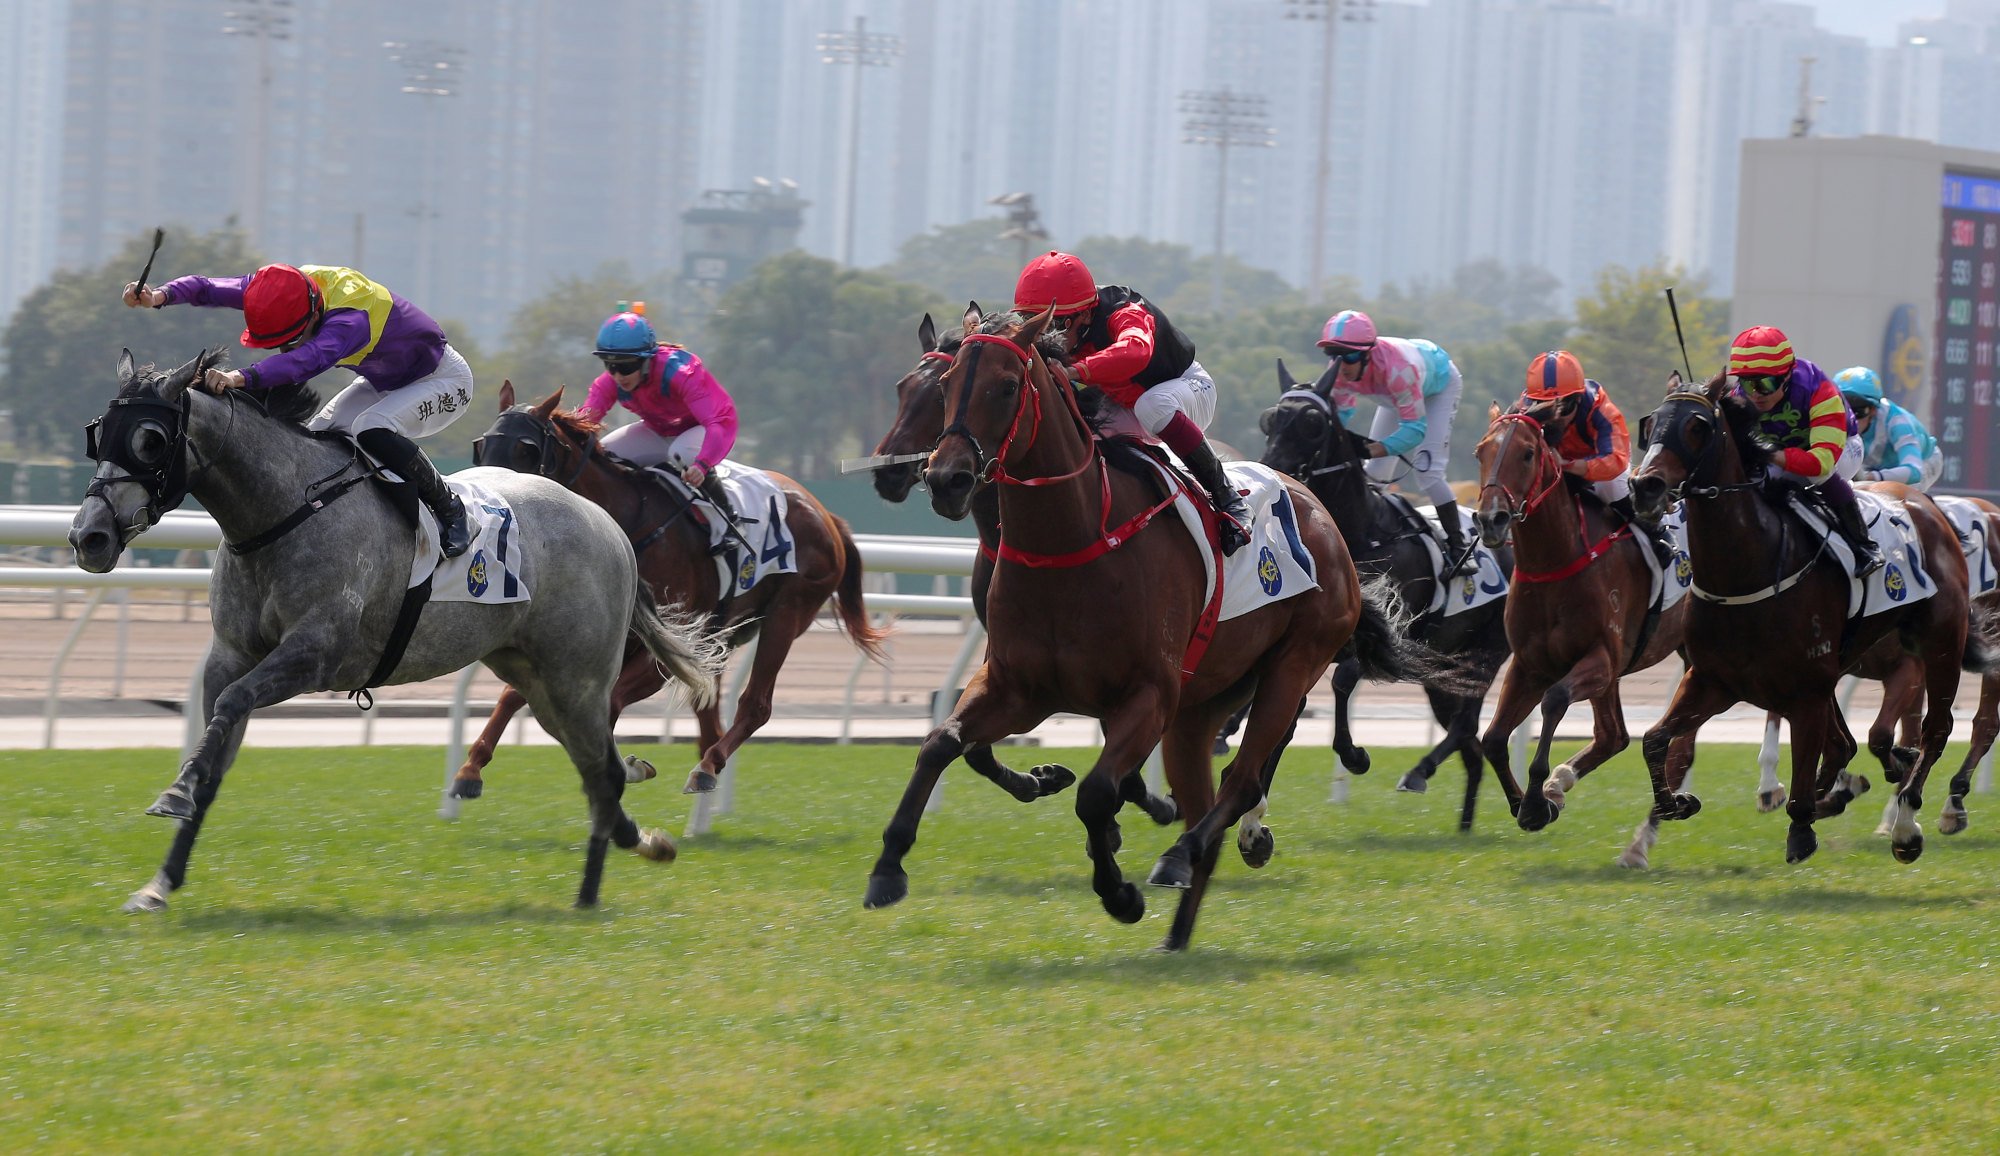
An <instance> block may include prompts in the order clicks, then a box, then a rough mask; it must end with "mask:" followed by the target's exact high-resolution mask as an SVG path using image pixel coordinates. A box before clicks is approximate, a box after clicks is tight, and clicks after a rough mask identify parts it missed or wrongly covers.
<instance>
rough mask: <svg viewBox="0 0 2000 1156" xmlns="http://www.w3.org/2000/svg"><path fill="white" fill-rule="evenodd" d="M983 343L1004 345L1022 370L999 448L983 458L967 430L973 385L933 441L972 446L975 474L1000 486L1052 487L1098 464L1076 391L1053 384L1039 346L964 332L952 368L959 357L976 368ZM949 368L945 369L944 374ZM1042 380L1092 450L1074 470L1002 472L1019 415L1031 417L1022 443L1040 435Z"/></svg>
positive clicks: (969, 371)
mask: <svg viewBox="0 0 2000 1156" xmlns="http://www.w3.org/2000/svg"><path fill="white" fill-rule="evenodd" d="M982 345H991V346H995V347H997V348H1000V349H1004V350H1006V351H1007V352H1008V353H1009V354H1011V355H1012V356H1013V357H1014V359H1015V360H1016V361H1018V362H1020V363H1021V368H1022V369H1023V370H1024V371H1025V372H1024V374H1023V376H1022V381H1021V391H1020V395H1019V399H1018V400H1017V401H1016V402H1015V404H1014V420H1013V421H1012V422H1010V423H1009V424H1008V426H1007V432H1006V434H1005V435H1003V436H1002V437H1001V439H1000V445H999V447H998V449H997V450H996V451H995V452H994V453H993V455H992V456H991V457H988V456H987V454H986V451H985V449H984V448H983V447H982V446H980V444H979V438H978V436H977V435H975V434H974V433H973V432H972V429H971V427H970V426H967V425H966V424H965V414H966V411H967V410H968V409H970V408H971V405H972V390H971V389H970V388H967V389H966V390H965V392H964V394H963V395H961V396H960V397H959V399H958V413H956V414H955V415H953V417H952V420H951V422H950V424H948V425H946V426H945V427H944V432H943V433H941V434H939V435H938V440H937V444H938V445H939V446H943V445H944V443H945V439H947V438H951V437H962V438H964V439H965V443H966V445H968V446H970V447H971V448H972V461H973V474H974V476H975V477H976V478H977V479H978V480H979V481H980V482H982V483H984V482H998V483H1000V484H1001V485H1007V486H1052V485H1055V484H1056V483H1058V482H1066V481H1068V480H1070V479H1071V478H1074V477H1076V476H1077V475H1078V474H1081V473H1083V472H1084V471H1085V470H1087V469H1089V468H1090V467H1091V466H1092V465H1093V464H1095V463H1097V462H1098V461H1099V460H1100V459H1099V456H1098V454H1097V452H1096V449H1095V446H1094V443H1093V442H1092V440H1091V434H1090V425H1089V423H1088V422H1086V421H1084V418H1083V411H1082V410H1080V409H1079V408H1077V404H1076V394H1075V391H1074V390H1072V389H1068V388H1063V387H1062V386H1060V385H1057V384H1056V383H1055V382H1054V381H1053V380H1052V379H1051V378H1050V377H1049V367H1048V362H1046V361H1044V360H1042V354H1041V351H1040V350H1037V349H1026V350H1024V349H1022V348H1021V346H1020V345H1018V344H1016V343H1015V342H1014V341H1013V339H1011V338H1007V337H1002V336H1000V335H999V334H997V333H968V334H966V335H965V340H964V342H963V344H961V345H960V346H959V349H958V354H957V356H955V357H954V358H953V359H952V370H956V369H957V368H958V366H959V365H960V364H961V359H963V364H964V365H965V367H966V369H965V372H966V373H967V375H968V376H969V375H971V374H972V373H975V372H977V368H978V364H979V349H978V347H979V346H982ZM926 356H928V355H926ZM952 370H947V371H946V372H947V375H948V374H949V373H950V372H952ZM1038 379H1039V380H1038ZM938 381H939V386H940V388H942V386H943V381H944V379H943V378H939V379H938ZM1044 381H1046V382H1048V383H1049V385H1050V386H1051V387H1053V388H1057V389H1060V390H1061V391H1062V396H1063V400H1064V401H1065V402H1067V403H1068V407H1067V408H1068V409H1069V412H1070V416H1071V417H1072V418H1073V419H1074V420H1075V421H1076V426H1077V432H1078V433H1079V434H1081V435H1082V437H1083V442H1084V444H1085V445H1086V446H1092V450H1091V452H1090V453H1089V454H1086V455H1085V456H1084V459H1083V461H1082V462H1081V463H1079V464H1078V465H1077V467H1076V468H1075V469H1073V470H1071V471H1069V472H1068V473H1066V474H1053V475H1050V476H1048V477H1041V478H1022V477H1017V476H1015V475H1013V474H1010V473H1008V472H1007V467H1006V465H1005V462H1006V459H1007V455H1008V454H1009V453H1011V452H1012V451H1013V448H1014V442H1015V439H1016V438H1018V437H1020V435H1021V423H1022V420H1023V419H1024V418H1032V424H1031V425H1030V428H1029V431H1028V443H1027V444H1029V445H1034V444H1035V441H1036V440H1037V439H1038V438H1039V437H1040V436H1041V432H1042V388H1041V382H1044ZM932 453H936V450H935V449H934V450H932Z"/></svg>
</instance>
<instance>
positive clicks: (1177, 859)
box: [1114, 846, 1194, 914]
mask: <svg viewBox="0 0 2000 1156" xmlns="http://www.w3.org/2000/svg"><path fill="white" fill-rule="evenodd" d="M1146 883H1147V885H1148V886H1152V887H1172V888H1174V889H1176V890H1179V891H1185V890H1187V889H1188V888H1190V887H1193V886H1194V864H1192V863H1190V862H1188V857H1187V853H1186V852H1185V851H1182V850H1181V849H1180V848H1179V847H1178V846H1175V847H1169V848H1168V849H1167V853H1166V854H1164V855H1162V856H1160V861H1159V862H1157V863H1155V864H1153V871H1152V874H1150V875H1148V876H1146ZM1114 914H1115V913H1114Z"/></svg>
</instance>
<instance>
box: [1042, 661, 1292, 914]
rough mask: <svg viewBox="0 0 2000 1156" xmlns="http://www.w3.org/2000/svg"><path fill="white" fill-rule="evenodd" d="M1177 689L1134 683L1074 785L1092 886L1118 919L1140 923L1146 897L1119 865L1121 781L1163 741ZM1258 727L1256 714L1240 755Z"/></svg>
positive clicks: (1106, 723) (1106, 720)
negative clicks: (1100, 746) (1093, 758)
mask: <svg viewBox="0 0 2000 1156" xmlns="http://www.w3.org/2000/svg"><path fill="white" fill-rule="evenodd" d="M1177 689H1178V688H1174V689H1163V688H1161V687H1158V686H1144V685H1141V686H1135V687H1133V688H1132V693H1131V696H1130V697H1128V698H1127V699H1126V700H1125V701H1124V702H1122V703H1120V704H1118V707H1117V708H1116V709H1115V710H1113V711H1112V712H1111V713H1109V714H1107V715H1105V716H1104V718H1103V720H1102V722H1103V725H1104V747H1103V749H1102V750H1100V751H1098V753H1097V761H1096V763H1094V764H1092V766H1091V768H1090V773H1089V774H1087V775H1085V776H1084V777H1083V780H1082V781H1081V782H1079V783H1078V784H1077V785H1076V817H1077V819H1078V820H1080V821H1081V822H1082V823H1083V829H1084V837H1085V839H1086V843H1085V847H1086V849H1087V850H1088V851H1089V854H1090V862H1091V873H1090V888H1091V890H1092V891H1095V892H1096V893H1097V898H1098V900H1099V901H1100V902H1101V903H1103V904H1104V910H1105V911H1107V912H1109V913H1110V915H1111V917H1112V918H1113V919H1116V920H1117V921H1118V922H1120V923H1137V922H1138V921H1139V919H1140V917H1141V916H1143V915H1145V914H1146V900H1145V897H1144V896H1142V895H1140V894H1139V889H1138V888H1137V887H1135V886H1133V885H1132V884H1131V883H1128V882H1126V881H1125V876H1124V873H1123V872H1121V871H1120V870H1119V869H1118V846H1117V842H1116V840H1117V837H1118V822H1117V815H1118V807H1119V804H1120V802H1121V800H1122V797H1123V795H1122V792H1121V791H1120V790H1119V784H1120V783H1121V782H1122V781H1123V780H1124V778H1125V776H1126V775H1128V774H1129V773H1131V771H1132V769H1133V768H1134V767H1136V766H1138V765H1139V764H1140V762H1142V761H1143V760H1144V759H1145V757H1146V754H1147V752H1149V751H1150V750H1152V748H1153V746H1154V744H1156V743H1158V742H1159V740H1160V735H1161V734H1162V733H1163V732H1164V731H1165V730H1166V726H1167V719H1168V717H1169V710H1168V706H1167V704H1168V702H1169V701H1171V699H1172V698H1173V695H1174V692H1175V690H1177ZM1255 728H1256V718H1255V716H1254V715H1253V716H1252V718H1251V722H1250V727H1249V728H1246V730H1245V732H1244V743H1243V745H1242V746H1239V747H1238V748H1237V756H1236V757H1237V759H1238V760H1241V759H1242V757H1243V754H1242V752H1243V751H1245V750H1248V749H1249V737H1250V735H1251V734H1254V733H1255Z"/></svg>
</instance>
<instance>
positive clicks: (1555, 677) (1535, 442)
mask: <svg viewBox="0 0 2000 1156" xmlns="http://www.w3.org/2000/svg"><path fill="white" fill-rule="evenodd" d="M1491 418H1492V422H1491V424H1490V425H1489V426H1488V427H1487V430H1486V436H1485V437H1484V438H1482V439H1481V440H1480V442H1479V448H1478V451H1477V452H1478V456H1479V513H1478V515H1477V520H1478V522H1479V536H1480V537H1481V538H1482V539H1483V540H1484V541H1485V542H1486V544H1487V545H1488V546H1497V545H1499V544H1500V543H1501V542H1503V541H1505V540H1506V539H1507V537H1508V535H1509V534H1512V536H1513V540H1514V582H1513V586H1512V588H1511V589H1510V591H1509V592H1508V595H1507V641H1508V642H1509V643H1511V644H1512V645H1513V648H1514V661H1513V662H1512V663H1511V664H1509V665H1508V667H1507V673H1506V674H1505V675H1504V676H1503V677H1502V678H1501V680H1500V701H1499V703H1498V704H1497V705H1496V706H1495V708H1494V713H1493V721H1492V723H1491V724H1489V725H1488V726H1487V728H1486V735H1485V737H1484V739H1483V740H1482V741H1483V743H1484V745H1485V748H1486V757H1487V759H1489V760H1490V761H1491V762H1492V763H1493V770H1494V773H1495V774H1496V775H1498V776H1499V779H1500V785H1501V786H1502V787H1503V788H1505V789H1506V791H1507V793H1508V800H1509V805H1511V806H1513V807H1514V808H1515V816H1516V819H1517V821H1518V822H1519V823H1520V825H1521V829H1522V830H1524V831H1539V830H1541V829H1542V828H1543V827H1546V826H1548V825H1549V824H1550V823H1553V822H1555V821H1556V819H1557V818H1558V817H1560V816H1561V814H1562V809H1563V806H1564V804H1565V800H1566V798H1567V792H1568V791H1569V789H1570V788H1571V787H1574V786H1575V785H1576V784H1577V781H1578V780H1579V779H1582V778H1583V777H1584V776H1585V775H1587V774H1589V773H1590V772H1591V771H1592V770H1594V769H1595V768H1596V767H1597V766H1598V765H1599V764H1601V763H1603V762H1604V760H1606V759H1608V758H1610V757H1611V756H1613V755H1615V754H1617V753H1618V752H1619V751H1622V750H1624V749H1625V748H1626V747H1627V746H1629V745H1631V742H1632V737H1631V734H1630V733H1629V732H1628V731H1627V730H1626V729H1625V707H1624V704H1623V702H1622V701H1621V700H1620V698H1619V694H1618V680H1619V679H1620V678H1621V677H1623V676H1624V675H1627V674H1630V673H1632V672H1633V671H1635V670H1644V669H1646V668H1647V667H1649V666H1652V665H1653V664H1654V663H1656V662H1659V661H1660V660H1661V659H1663V658H1665V657H1666V656H1667V655H1669V654H1672V653H1673V652H1674V651H1676V650H1678V649H1679V648H1680V645H1681V640H1682V634H1683V628H1684V627H1685V625H1686V623H1687V600H1686V599H1685V598H1683V599H1682V600H1681V601H1679V602H1677V603H1675V604H1674V606H1673V607H1671V608H1670V609H1668V610H1667V611H1666V612H1665V613H1663V614H1660V615H1658V616H1657V618H1656V619H1655V620H1654V621H1652V622H1650V623H1649V622H1648V619H1649V618H1650V617H1652V616H1651V615H1650V609H1651V602H1652V584H1653V575H1652V570H1651V568H1650V567H1649V566H1648V565H1647V559H1646V555H1647V553H1648V552H1649V551H1650V550H1651V547H1650V546H1649V545H1647V544H1646V543H1645V542H1643V541H1641V540H1640V539H1639V538H1638V537H1637V536H1636V535H1635V534H1634V533H1633V531H1632V529H1631V528H1630V527H1628V526H1618V525H1616V524H1615V522H1614V520H1613V519H1612V518H1610V517H1609V516H1608V515H1607V514H1606V512H1605V509H1604V507H1603V505H1602V504H1601V503H1599V502H1597V501H1594V500H1591V501H1586V500H1585V499H1584V498H1583V497H1582V496H1580V495H1579V494H1577V493H1575V492H1573V491H1572V490H1571V488H1570V483H1568V482H1566V481H1565V476H1566V475H1565V474H1564V473H1563V463H1562V458H1561V457H1560V456H1559V455H1558V454H1557V453H1556V451H1555V448H1554V447H1555V443H1557V442H1558V441H1560V440H1561V438H1562V420H1563V419H1561V418H1558V417H1557V416H1555V407H1554V404H1553V403H1550V404H1547V405H1540V406H1534V407H1531V408H1529V409H1528V410H1526V411H1518V410H1510V411H1508V412H1505V413H1502V412H1501V411H1500V407H1499V406H1497V405H1495V406H1494V407H1493V408H1492V411H1491ZM1537 698H1539V699H1540V700H1541V706H1542V738H1541V743H1540V744H1539V745H1538V746H1537V747H1536V748H1535V757H1534V760H1533V762H1531V763H1530V764H1529V766H1528V787H1527V791H1526V793H1525V794H1524V793H1522V791H1521V788H1520V787H1519V786H1518V785H1517V784H1516V782H1515V779H1514V776H1513V774H1512V773H1511V771H1510V769H1509V768H1508V765H1507V759H1508V751H1507V743H1508V738H1509V736H1511V735H1512V734H1513V733H1514V728H1515V727H1517V726H1519V725H1521V722H1522V720H1524V719H1526V718H1527V717H1528V712H1529V711H1530V710H1532V709H1533V708H1534V704H1535V700H1536V699H1537ZM1578 699H1587V700H1589V702H1590V712H1591V718H1592V725H1591V741H1590V745H1589V746H1588V747H1586V748H1584V750H1583V751H1582V753H1580V754H1578V755H1575V756H1574V757H1572V758H1571V759H1569V761H1567V762H1564V763H1562V764H1560V765H1559V766H1557V767H1556V768H1555V769H1554V770H1553V771H1551V770H1550V769H1549V743H1550V742H1551V741H1552V740H1553V739H1554V738H1555V733H1556V726H1557V724H1558V723H1560V722H1561V721H1562V717H1563V715H1564V713H1565V712H1567V711H1568V710H1569V706H1570V704H1571V703H1573V702H1575V701H1576V700H1578Z"/></svg>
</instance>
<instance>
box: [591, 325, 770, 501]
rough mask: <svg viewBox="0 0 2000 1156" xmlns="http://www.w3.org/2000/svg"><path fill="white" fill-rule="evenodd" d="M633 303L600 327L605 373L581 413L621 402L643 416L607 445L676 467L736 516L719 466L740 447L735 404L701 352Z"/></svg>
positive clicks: (645, 461) (599, 414)
mask: <svg viewBox="0 0 2000 1156" xmlns="http://www.w3.org/2000/svg"><path fill="white" fill-rule="evenodd" d="M634 305H635V307H636V308H635V309H633V310H630V311H621V312H618V313H615V314H613V315H612V316H611V317H610V319H609V320H607V321H605V323H604V324H603V325H601V326H599V327H598V330H597V348H596V350H594V352H595V354H596V356H597V359H598V360H599V361H602V362H603V363H604V372H603V373H601V374H599V375H598V376H597V380H596V381H593V382H591V383H590V394H589V396H588V397H586V398H585V399H584V402H583V404H582V405H580V406H578V407H577V408H576V415H577V416H578V417H581V418H585V419H588V420H590V421H602V420H604V415H605V414H607V413H610V412H611V406H612V404H613V403H614V402H615V403H617V404H620V405H623V406H624V407H625V408H626V409H629V410H631V411H632V412H633V413H635V414H637V415H639V420H638V421H636V422H633V423H632V424H631V425H628V426H623V427H621V428H619V429H615V430H612V431H611V432H610V433H607V434H605V435H604V439H603V445H604V448H605V449H607V450H610V451H611V452H612V453H615V454H617V455H618V456H619V457H621V458H624V459H626V460H627V461H630V462H635V463H637V464H639V465H642V466H658V465H666V466H670V467H672V468H673V470H674V471H675V472H677V473H678V474H680V476H681V480H682V481H684V482H686V483H687V484H688V485H690V486H693V487H695V488H696V489H698V490H700V491H701V494H702V496H703V497H704V498H707V499H708V500H709V501H710V502H713V503H714V504H715V506H716V507H717V508H718V509H720V510H721V511H722V512H723V513H724V515H726V516H727V517H728V518H730V519H731V520H734V519H735V517H736V512H735V511H734V510H733V509H732V508H731V507H730V504H729V499H728V498H727V497H726V496H725V495H724V494H723V492H722V485H721V483H720V482H719V481H718V480H717V479H716V477H715V473H714V471H715V467H716V464H717V463H719V462H721V461H722V459H723V458H725V457H727V456H729V451H730V450H731V449H733V448H735V446H736V403H735V402H734V401H733V400H731V399H730V397H729V393H728V391H727V390H724V389H723V388H722V386H721V384H720V383H718V382H717V381H716V380H715V377H714V375H712V374H710V373H709V372H708V368H707V367H706V366H704V365H703V364H702V363H701V358H699V357H696V356H695V355H694V354H693V353H692V352H690V351H689V350H687V349H684V348H682V347H681V346H678V345H672V344H668V343H666V342H662V341H660V340H659V339H658V337H657V336H655V335H654V333H653V324H652V322H650V321H647V320H646V318H645V315H644V314H643V313H642V312H640V311H639V310H643V309H644V306H643V305H641V304H639V303H637V302H634Z"/></svg>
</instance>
